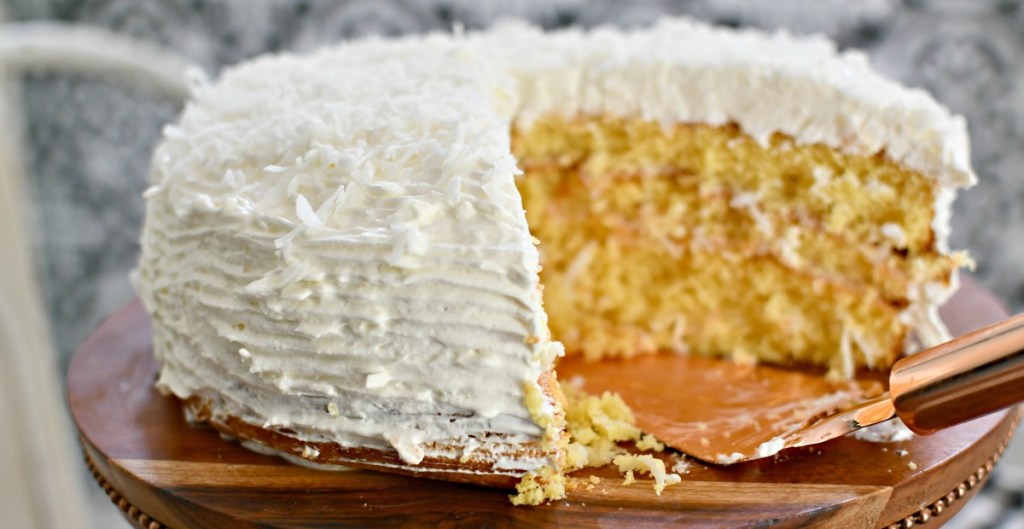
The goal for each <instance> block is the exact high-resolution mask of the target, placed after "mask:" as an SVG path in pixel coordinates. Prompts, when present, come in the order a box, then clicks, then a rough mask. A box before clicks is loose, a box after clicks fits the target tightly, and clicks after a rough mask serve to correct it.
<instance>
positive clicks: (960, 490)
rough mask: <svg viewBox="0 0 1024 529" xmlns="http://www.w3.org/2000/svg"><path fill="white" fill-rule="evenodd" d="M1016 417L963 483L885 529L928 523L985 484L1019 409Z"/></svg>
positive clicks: (1017, 420) (1014, 426) (908, 528)
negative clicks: (999, 440)
mask: <svg viewBox="0 0 1024 529" xmlns="http://www.w3.org/2000/svg"><path fill="white" fill-rule="evenodd" d="M1016 413H1017V417H1016V418H1014V420H1013V424H1011V425H1010V431H1009V433H1007V434H1006V437H1005V438H1003V441H1002V442H1001V443H999V448H997V449H996V452H995V453H994V454H992V456H991V457H989V458H988V460H986V461H985V463H984V464H983V465H981V466H980V467H978V470H975V471H974V472H973V473H972V474H971V475H970V476H968V477H967V479H965V480H964V481H963V482H961V483H960V484H959V485H957V486H956V488H955V489H953V490H951V491H949V492H948V493H947V494H946V495H945V496H943V497H941V498H939V499H937V500H935V501H933V502H932V503H931V504H929V505H927V506H925V507H923V508H921V510H920V511H917V512H915V513H914V514H911V515H910V516H907V517H906V518H904V519H902V520H900V521H898V522H894V523H892V524H889V525H887V526H886V527H885V529H911V528H912V527H915V526H918V525H923V524H926V523H928V522H929V521H931V520H933V519H935V518H936V517H938V516H940V515H941V514H942V512H943V511H945V510H946V508H947V507H949V506H950V505H952V504H953V503H954V502H956V501H958V500H960V499H961V498H963V497H964V496H965V495H966V494H967V491H969V490H971V489H973V488H974V487H977V486H979V485H982V484H984V483H985V480H986V478H988V476H989V474H991V473H992V469H993V468H994V467H995V466H996V463H998V462H999V459H1000V458H1001V457H1003V452H1005V451H1006V447H1007V446H1008V445H1009V444H1010V440H1012V439H1013V434H1014V433H1015V432H1016V431H1017V426H1018V425H1019V424H1020V419H1021V414H1022V413H1024V411H1022V410H1021V409H1018V410H1017V412H1016Z"/></svg>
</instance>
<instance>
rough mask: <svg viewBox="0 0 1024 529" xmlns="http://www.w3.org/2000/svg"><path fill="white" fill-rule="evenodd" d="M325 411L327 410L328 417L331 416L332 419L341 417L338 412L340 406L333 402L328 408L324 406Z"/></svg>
mask: <svg viewBox="0 0 1024 529" xmlns="http://www.w3.org/2000/svg"><path fill="white" fill-rule="evenodd" d="M324 409H325V410H327V415H330V416H331V417H337V416H339V415H341V412H340V411H338V405H337V404H335V403H333V402H328V403H327V406H324Z"/></svg>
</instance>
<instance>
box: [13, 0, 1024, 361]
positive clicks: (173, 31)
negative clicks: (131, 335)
mask: <svg viewBox="0 0 1024 529" xmlns="http://www.w3.org/2000/svg"><path fill="white" fill-rule="evenodd" d="M5 1H6V10H7V14H8V17H10V18H14V19H35V18H53V19H59V20H64V21H71V22H75V23H81V24H91V25H96V26H100V27H104V28H108V29H110V30H113V31H115V32H118V33H123V34H127V35H131V36H134V37H137V38H140V39H144V40H147V41H151V42H154V43H157V44H160V45H162V46H166V47H168V48H171V49H174V50H177V51H178V52H180V53H181V54H183V55H184V56H186V57H188V58H189V59H190V60H192V61H194V62H195V63H197V64H198V65H200V66H202V67H203V68H204V69H206V70H208V71H210V72H215V71H216V70H217V69H219V68H221V67H222V66H224V65H228V64H231V63H234V62H237V61H239V60H242V59H245V58H247V57H251V56H253V55H256V54H259V53H263V52H266V51H276V50H308V49H311V48H315V47H317V46H319V45H321V44H322V43H325V42H331V41H337V40H340V39H346V38H351V37H355V36H358V35H363V34H368V33H377V34H384V35H396V34H402V33H409V32H422V31H428V30H438V31H445V30H448V29H449V28H451V27H452V25H453V24H454V23H456V22H458V23H461V24H463V25H464V26H465V27H467V28H480V27H486V26H488V25H489V24H491V23H492V22H493V21H494V20H496V19H498V18H501V17H504V16H517V17H524V18H528V19H530V20H532V21H534V22H535V23H537V24H540V25H542V26H544V27H549V28H550V27H562V26H569V25H582V26H593V25H596V24H605V23H608V24H619V25H627V26H628V25H638V24H645V23H648V22H650V21H652V20H654V19H656V18H657V17H659V16H661V15H662V14H666V13H668V14H680V15H689V16H693V17H697V18H701V19H704V20H710V21H713V22H716V23H719V24H724V25H729V26H735V27H738V26H757V27H764V28H779V27H782V28H788V29H790V30H791V31H793V32H795V33H801V34H803V33H813V32H823V33H826V34H828V35H830V36H832V38H834V39H836V40H837V41H838V42H839V43H840V45H841V46H843V47H858V48H863V49H865V50H866V51H868V53H869V54H870V56H871V58H872V61H873V63H874V64H875V65H876V66H877V67H878V68H879V69H881V70H882V71H883V72H884V73H886V74H888V75H890V76H892V77H894V78H897V79H899V80H901V81H903V82H905V83H907V84H910V85H915V86H922V87H924V88H926V89H928V90H930V91H931V92H932V93H934V94H935V95H936V97H937V98H939V99H940V100H942V101H944V102H945V103H946V104H947V105H949V106H950V107H951V108H952V109H953V110H954V111H956V112H959V113H963V114H965V115H966V116H967V117H968V119H969V121H970V129H971V136H972V139H973V143H974V164H975V167H976V168H977V170H978V172H979V174H980V176H981V184H980V185H979V186H978V187H977V188H975V189H974V190H971V191H969V192H968V193H966V194H963V195H961V198H960V199H959V200H958V202H957V205H956V217H955V229H954V236H953V243H954V246H955V247H961V248H969V249H970V250H971V251H972V252H973V254H974V255H975V257H976V259H977V261H978V263H979V266H978V270H977V274H978V275H979V276H980V277H981V278H982V280H983V281H984V282H985V284H986V285H987V286H988V287H989V288H991V289H992V290H994V291H995V292H997V293H998V294H999V295H1000V296H1001V297H1002V298H1003V299H1004V300H1006V301H1007V302H1008V303H1009V304H1010V305H1011V306H1013V307H1015V308H1017V309H1018V310H1019V309H1022V308H1024V267H1022V266H1021V264H1020V263H1022V262H1024V244H1015V243H1020V242H1022V240H1021V236H1020V235H1019V234H1020V233H1022V232H1021V230H1022V228H1024V180H1022V178H1024V176H1022V173H1021V167H1024V132H1022V122H1024V119H1022V118H1024V88H1022V82H1024V66H1022V64H1021V61H1022V60H1024V7H1022V6H1021V2H1018V1H1005V0H1004V1H1000V0H989V1H985V0H977V1H972V0H913V1H911V0H907V1H902V2H901V1H896V0H861V1H859V2H846V1H845V0H777V1H773V2H767V1H751V0H689V1H684V0H649V1H640V2H622V1H612V0H602V1H583V0H547V1H545V0H505V1H501V2H498V1H482V0H423V1H416V0H348V1H326V0H48V1H45V0H44V1H31V0H5ZM22 97H23V99H24V107H23V108H24V111H25V113H26V114H27V115H26V120H25V122H26V124H27V131H26V132H27V141H28V146H27V147H28V148H27V152H26V160H27V164H28V172H29V179H30V185H29V188H30V190H31V194H32V196H31V199H32V200H33V202H34V203H35V206H36V208H35V211H36V219H35V222H36V224H37V226H36V240H37V241H38V242H37V248H36V251H37V255H38V262H39V263H40V266H39V273H40V274H41V276H42V283H43V285H44V288H45V290H46V296H47V299H46V302H47V306H48V308H49V311H50V314H51V316H52V320H53V322H54V329H55V334H56V341H57V344H58V346H59V348H60V351H61V354H62V355H63V358H65V359H66V358H67V356H68V355H69V354H70V352H71V351H72V350H73V349H74V347H75V346H76V345H77V344H78V343H79V342H81V340H82V339H83V338H84V336H85V335H86V334H87V332H88V331H89V329H91V328H92V327H93V326H94V325H95V324H96V323H97V322H98V321H99V320H100V319H101V318H102V317H103V316H104V315H106V314H108V313H109V312H111V311H112V310H114V309H116V308H117V307H118V306H120V305H121V304H123V303H125V302H126V301H127V300H128V299H130V298H131V297H132V295H133V294H132V292H131V289H130V287H129V286H128V281H127V274H128V271H129V270H130V269H131V268H132V266H133V264H134V259H135V255H136V252H137V251H138V245H137V242H136V239H137V237H138V233H139V227H140V223H141V219H142V207H143V204H142V200H141V198H140V197H139V195H140V193H141V191H142V190H143V188H144V187H145V184H144V181H145V176H146V172H147V165H148V157H149V152H150V150H151V149H152V146H153V144H154V142H155V141H156V139H157V137H158V133H159V129H160V127H161V125H162V124H163V123H166V122H168V121H170V120H172V119H174V116H175V114H176V112H177V108H176V103H175V102H173V101H168V100H165V99H161V97H160V96H159V95H156V94H154V93H147V92H145V91H144V90H141V89H137V88H131V87H126V86H121V85H118V84H117V82H116V80H108V79H96V78H85V77H79V76H68V75H62V74H56V73H37V74H31V75H27V76H26V77H25V78H24V79H23V81H22ZM65 361H66V360H65ZM62 368H63V365H62Z"/></svg>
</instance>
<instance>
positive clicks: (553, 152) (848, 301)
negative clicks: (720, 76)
mask: <svg viewBox="0 0 1024 529" xmlns="http://www.w3.org/2000/svg"><path fill="white" fill-rule="evenodd" d="M513 136H514V139H513V148H514V152H515V153H516V156H517V158H518V160H519V163H520V165H521V166H522V167H523V168H524V171H525V174H524V175H523V176H522V177H521V178H520V180H519V187H520V191H521V193H522V195H523V200H524V206H525V208H526V211H527V216H528V221H529V224H530V226H531V230H533V232H534V235H536V236H537V237H538V238H539V239H540V240H541V260H542V265H543V267H544V270H543V271H542V280H543V282H544V284H545V289H546V290H545V295H544V298H545V305H546V307H547V311H548V314H549V318H550V325H551V329H552V332H553V334H554V336H555V338H557V339H559V340H561V341H563V343H564V344H565V345H566V348H567V350H569V351H570V352H582V353H584V354H586V355H587V356H589V357H594V358H597V357H602V356H620V355H625V356H628V355H632V354H636V353H642V352H651V351H657V350H685V351H690V352H693V353H695V354H713V355H727V356H733V357H737V358H742V359H750V360H755V359H758V360H765V361H771V362H779V363H810V364H816V365H826V366H830V367H833V368H837V369H842V370H843V371H844V372H848V371H849V369H850V368H851V364H852V366H853V367H856V366H865V365H866V366H872V367H885V366H887V365H889V364H891V362H892V361H894V360H895V358H896V356H897V354H898V353H899V352H900V351H901V350H902V349H903V347H904V342H905V339H906V337H907V333H908V327H907V325H906V323H904V322H901V321H900V313H901V311H902V310H903V309H905V308H906V306H907V304H908V302H909V300H908V290H909V289H910V287H911V286H912V285H914V284H918V283H920V282H923V281H940V282H942V281H946V280H948V277H949V275H950V273H951V271H952V270H953V269H954V268H955V267H956V266H957V265H958V263H959V261H958V258H957V257H956V256H947V255H942V254H939V253H938V252H936V250H935V248H934V242H933V240H934V237H933V234H932V231H931V220H932V216H933V210H932V208H933V204H934V195H935V192H936V189H935V184H934V183H933V182H932V181H931V180H929V179H927V178H926V177H924V176H923V175H920V174H918V173H915V172H912V171H908V170H906V169H904V168H902V167H900V166H898V165H896V164H894V163H892V162H890V161H888V160H887V159H886V158H885V157H884V156H868V157H865V156H852V155H847V154H843V153H839V152H836V151H834V150H832V149H829V148H827V147H823V146H820V145H797V144H794V143H793V142H792V141H790V140H788V139H787V138H784V137H782V136H776V137H775V138H773V140H772V142H771V145H769V146H767V147H765V146H762V145H760V144H758V143H757V142H755V141H753V140H752V139H750V138H749V137H747V136H745V135H743V134H742V133H741V132H740V131H739V130H738V129H737V128H736V127H733V126H723V127H713V126H705V125H676V126H671V127H663V126H661V125H660V124H657V123H650V122H642V121H634V120H626V119H576V120H570V121H566V120H562V119H558V118H551V119H544V120H541V121H538V122H536V123H534V124H533V126H532V127H531V128H530V129H529V130H528V131H515V132H514V135H513Z"/></svg>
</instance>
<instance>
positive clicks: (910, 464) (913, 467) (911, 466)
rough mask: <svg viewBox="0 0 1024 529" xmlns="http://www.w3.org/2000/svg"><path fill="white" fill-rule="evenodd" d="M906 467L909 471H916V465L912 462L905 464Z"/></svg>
mask: <svg viewBox="0 0 1024 529" xmlns="http://www.w3.org/2000/svg"><path fill="white" fill-rule="evenodd" d="M907 466H908V467H910V470H917V463H915V462H913V461H911V462H909V463H907Z"/></svg>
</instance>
